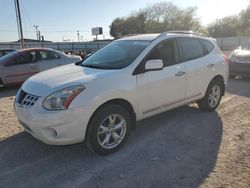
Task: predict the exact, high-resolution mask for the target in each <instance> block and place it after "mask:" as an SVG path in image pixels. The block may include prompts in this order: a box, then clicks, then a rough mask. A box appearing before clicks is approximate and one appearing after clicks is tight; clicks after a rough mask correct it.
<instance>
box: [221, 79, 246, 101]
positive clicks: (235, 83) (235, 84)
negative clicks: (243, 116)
mask: <svg viewBox="0 0 250 188" xmlns="http://www.w3.org/2000/svg"><path fill="white" fill-rule="evenodd" d="M249 87H250V78H247V77H239V76H236V77H235V78H230V79H229V82H228V85H227V88H226V91H227V92H228V93H231V94H234V95H239V96H243V97H250V93H249ZM242 88H243V89H242Z"/></svg>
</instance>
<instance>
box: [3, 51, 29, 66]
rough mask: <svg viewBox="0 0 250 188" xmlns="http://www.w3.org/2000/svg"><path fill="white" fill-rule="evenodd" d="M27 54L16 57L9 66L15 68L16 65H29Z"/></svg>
mask: <svg viewBox="0 0 250 188" xmlns="http://www.w3.org/2000/svg"><path fill="white" fill-rule="evenodd" d="M26 57H27V56H26V53H21V54H19V55H18V56H17V57H15V58H14V59H13V60H12V61H11V62H10V63H8V64H7V66H14V65H21V64H25V63H28V62H27V59H26Z"/></svg>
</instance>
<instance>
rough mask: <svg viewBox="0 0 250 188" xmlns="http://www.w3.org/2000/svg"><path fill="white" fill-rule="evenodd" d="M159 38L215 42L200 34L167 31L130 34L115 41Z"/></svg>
mask: <svg viewBox="0 0 250 188" xmlns="http://www.w3.org/2000/svg"><path fill="white" fill-rule="evenodd" d="M161 36H175V37H191V38H200V39H207V40H209V41H213V42H215V39H213V38H211V37H206V36H204V35H202V34H200V33H195V32H193V31H181V30H180V31H179V30H177V31H167V32H163V33H153V34H132V35H126V36H124V37H123V38H121V39H118V40H117V41H122V40H143V41H149V42H150V41H153V40H155V39H156V38H159V37H161Z"/></svg>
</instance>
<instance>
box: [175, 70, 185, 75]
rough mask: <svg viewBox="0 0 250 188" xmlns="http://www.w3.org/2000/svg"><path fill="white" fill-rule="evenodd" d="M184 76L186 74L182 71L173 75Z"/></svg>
mask: <svg viewBox="0 0 250 188" xmlns="http://www.w3.org/2000/svg"><path fill="white" fill-rule="evenodd" d="M184 74H186V73H185V72H183V71H179V72H177V73H176V74H175V76H182V75H184Z"/></svg>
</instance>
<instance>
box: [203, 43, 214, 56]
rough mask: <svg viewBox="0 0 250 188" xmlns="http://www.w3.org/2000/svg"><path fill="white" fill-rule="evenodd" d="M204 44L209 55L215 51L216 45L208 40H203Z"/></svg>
mask: <svg viewBox="0 0 250 188" xmlns="http://www.w3.org/2000/svg"><path fill="white" fill-rule="evenodd" d="M202 42H203V44H204V46H205V48H206V50H207V54H209V53H210V52H212V50H213V49H214V45H213V44H212V43H211V42H209V41H208V40H202Z"/></svg>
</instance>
